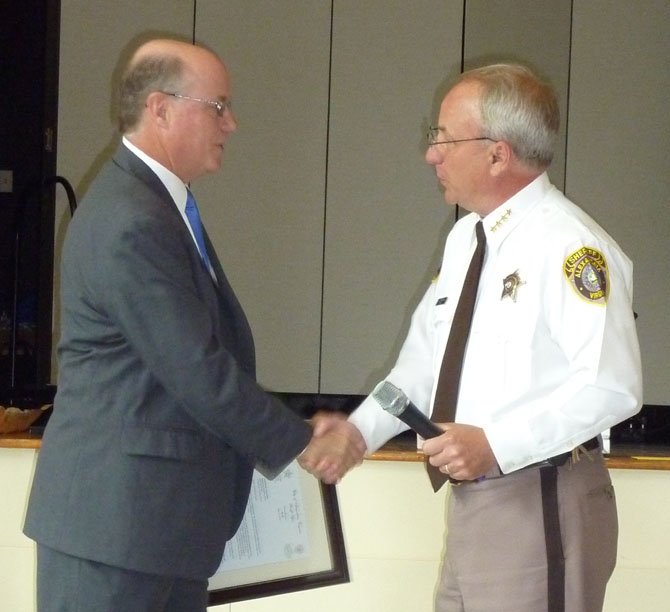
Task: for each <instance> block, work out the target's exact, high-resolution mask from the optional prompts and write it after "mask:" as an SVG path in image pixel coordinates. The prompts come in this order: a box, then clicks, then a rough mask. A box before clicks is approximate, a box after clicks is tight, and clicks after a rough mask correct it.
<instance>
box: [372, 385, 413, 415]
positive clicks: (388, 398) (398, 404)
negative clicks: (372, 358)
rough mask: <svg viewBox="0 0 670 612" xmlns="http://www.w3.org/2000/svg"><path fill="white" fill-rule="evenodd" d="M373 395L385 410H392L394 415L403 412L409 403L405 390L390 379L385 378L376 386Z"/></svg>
mask: <svg viewBox="0 0 670 612" xmlns="http://www.w3.org/2000/svg"><path fill="white" fill-rule="evenodd" d="M372 397H373V398H374V399H375V401H376V402H377V403H378V404H379V405H380V406H381V407H382V408H383V409H384V410H386V411H387V412H390V413H391V414H392V415H393V416H398V415H399V414H402V413H403V412H404V410H405V408H407V404H408V403H409V399H408V398H407V396H406V395H405V394H404V393H403V391H402V390H400V389H398V387H396V386H395V385H394V384H393V383H390V382H389V381H388V380H383V381H382V382H380V383H379V384H378V385H377V386H376V387H375V389H374V391H373V392H372Z"/></svg>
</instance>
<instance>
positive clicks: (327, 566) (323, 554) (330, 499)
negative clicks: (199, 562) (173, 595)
mask: <svg viewBox="0 0 670 612" xmlns="http://www.w3.org/2000/svg"><path fill="white" fill-rule="evenodd" d="M289 468H290V466H289ZM295 469H296V470H297V471H298V472H299V473H300V474H301V476H300V478H301V481H300V482H301V487H302V494H303V497H304V498H306V503H305V507H306V514H308V515H309V516H308V523H309V526H310V529H311V531H312V535H313V537H311V538H310V543H311V545H312V546H313V548H314V550H313V554H310V560H308V561H307V562H299V563H296V562H293V561H286V562H279V563H272V564H266V565H258V566H255V567H251V568H247V569H245V570H242V571H239V572H238V571H225V570H223V571H221V570H220V571H218V572H217V573H215V574H214V576H212V578H210V581H209V605H210V606H213V605H221V604H228V603H234V602H239V601H246V600H250V599H256V598H259V597H269V596H272V595H279V594H284V593H291V592H297V591H303V590H307V589H313V588H318V587H324V586H330V585H336V584H343V583H346V582H349V567H348V564H347V556H346V550H345V544H344V536H343V532H342V523H341V519H340V511H339V505H338V502H337V492H336V490H335V486H333V485H326V484H323V483H321V482H319V481H318V480H316V479H315V478H313V477H312V476H310V475H309V474H307V473H306V472H304V471H303V470H301V469H300V468H297V467H295ZM256 477H258V476H256ZM247 511H249V509H247ZM311 558H316V559H318V561H317V562H316V564H313V563H312V561H311Z"/></svg>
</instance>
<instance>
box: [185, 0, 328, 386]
mask: <svg viewBox="0 0 670 612" xmlns="http://www.w3.org/2000/svg"><path fill="white" fill-rule="evenodd" d="M197 7H198V10H197V18H196V39H197V40H198V41H201V42H204V43H206V44H208V45H209V46H211V47H212V48H213V49H215V50H216V51H217V52H219V53H220V54H221V55H222V57H223V58H224V60H225V61H226V63H227V65H228V67H229V69H230V71H231V73H232V81H233V105H234V106H233V109H234V112H235V116H236V117H237V120H238V122H239V129H238V131H237V133H236V134H234V135H233V136H232V137H231V138H230V139H229V140H228V145H227V148H226V151H225V159H224V165H223V169H222V171H221V172H220V173H219V174H216V175H212V176H209V177H206V178H205V179H204V180H201V181H200V182H198V183H196V184H195V189H194V191H195V194H196V196H197V197H198V203H199V205H200V208H201V210H202V215H203V218H204V221H205V224H206V226H207V229H208V232H209V234H210V236H211V238H212V240H213V242H214V244H215V246H216V248H217V252H218V254H219V256H220V258H221V260H222V264H223V267H224V269H225V270H226V273H227V274H228V277H229V280H230V282H231V284H232V285H233V287H234V288H235V291H236V292H237V294H238V297H239V298H240V301H241V302H242V305H243V307H244V309H245V311H246V313H247V316H248V317H249V320H250V323H251V327H252V329H253V332H254V337H255V340H256V349H257V358H258V374H259V379H260V381H261V382H262V383H264V384H265V385H266V386H267V387H269V388H271V389H273V390H277V391H293V392H309V391H316V388H317V385H318V368H319V338H320V324H321V320H320V310H321V277H322V255H323V223H324V220H323V210H324V189H325V171H326V170H325V168H326V135H327V109H328V61H329V59H328V56H329V45H330V42H329V40H330V3H327V2H313V1H311V0H300V1H292V2H276V1H274V0H255V1H254V2H248V1H247V0H226V1H225V2H221V1H219V0H199V1H198V3H197Z"/></svg>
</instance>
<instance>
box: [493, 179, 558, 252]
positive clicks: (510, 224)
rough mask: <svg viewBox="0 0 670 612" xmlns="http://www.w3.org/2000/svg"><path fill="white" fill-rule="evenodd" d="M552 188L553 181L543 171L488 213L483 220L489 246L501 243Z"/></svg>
mask: <svg viewBox="0 0 670 612" xmlns="http://www.w3.org/2000/svg"><path fill="white" fill-rule="evenodd" d="M550 189H551V182H550V181H549V177H548V176H547V173H546V172H543V173H542V174H540V176H538V177H537V178H536V179H534V180H533V181H532V182H530V183H529V184H528V185H526V186H525V187H524V188H523V189H521V191H518V192H517V193H515V194H514V195H513V196H512V197H511V198H510V199H509V200H507V201H506V202H504V203H503V204H501V205H500V206H498V208H496V209H495V210H494V211H492V212H490V213H489V214H488V215H486V216H485V217H484V218H483V219H482V221H483V223H484V228H485V230H486V240H487V244H488V245H489V246H497V245H499V244H500V243H501V242H502V241H503V240H504V239H505V238H506V237H507V236H508V235H509V234H510V233H511V232H512V230H513V229H514V228H515V227H516V226H517V225H518V224H519V223H520V222H521V220H522V219H523V218H524V217H525V216H526V215H527V214H528V213H529V212H530V211H531V210H532V209H533V208H535V206H537V205H538V204H539V203H540V202H541V201H542V200H543V199H544V197H545V195H546V194H547V192H548V191H549V190H550Z"/></svg>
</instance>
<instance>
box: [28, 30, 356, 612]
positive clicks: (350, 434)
mask: <svg viewBox="0 0 670 612" xmlns="http://www.w3.org/2000/svg"><path fill="white" fill-rule="evenodd" d="M120 127H121V132H122V134H123V135H124V138H123V142H122V144H121V145H120V146H119V148H118V150H117V152H116V154H115V156H114V158H113V160H112V161H110V162H109V163H108V164H107V165H106V166H105V167H104V168H103V170H102V172H101V173H100V174H99V176H98V177H97V179H96V180H95V181H94V183H93V185H92V186H91V188H90V190H89V192H88V194H87V196H86V197H85V198H84V200H83V201H82V203H81V206H80V207H79V208H78V210H77V212H76V214H75V216H74V218H73V220H72V223H71V225H70V228H69V230H68V235H67V239H66V242H65V246H64V250H63V262H62V277H61V300H62V330H61V341H60V345H59V361H60V368H59V379H58V392H57V395H56V399H55V404H54V411H53V415H52V417H51V420H50V422H49V425H48V427H47V429H46V432H45V435H44V439H43V442H42V449H41V452H40V457H39V461H38V464H37V469H36V473H35V478H34V483H33V488H32V492H31V497H30V502H29V506H28V512H27V517H26V522H25V528H24V529H25V533H26V534H27V535H28V536H29V537H31V538H33V539H35V540H36V541H37V543H38V549H37V551H38V552H37V600H38V609H39V611H40V612H47V611H48V612H55V611H57V610H58V611H66V610H67V611H75V610H76V611H82V612H98V611H99V612H148V611H149V610H151V611H152V612H158V611H165V612H168V611H169V612H198V611H203V610H205V609H206V606H207V578H208V577H209V576H211V575H212V574H213V573H214V572H215V571H216V569H217V568H218V566H219V563H220V561H221V558H222V554H223V549H224V545H225V542H226V541H227V540H228V539H230V537H231V536H232V535H233V534H234V533H235V531H236V529H237V527H238V525H239V522H240V520H241V518H242V515H243V513H244V509H245V506H246V502H247V499H248V494H249V488H250V483H251V475H252V470H253V468H254V467H255V466H258V467H262V468H263V469H264V470H267V471H270V472H278V471H279V470H280V469H281V468H282V467H284V466H285V465H287V464H288V463H289V462H290V461H292V460H293V459H294V458H295V457H298V461H299V463H300V465H301V466H302V467H303V468H305V469H307V470H308V471H310V472H311V473H313V474H315V475H316V476H318V477H320V478H322V479H323V480H325V481H326V482H330V483H332V482H336V481H337V480H338V479H339V478H341V477H342V475H343V474H344V473H345V472H346V471H347V470H348V469H350V468H351V467H353V465H355V464H356V463H358V462H360V461H361V459H362V456H363V453H364V451H365V444H364V442H363V440H362V438H361V436H360V434H358V432H357V430H356V429H355V428H354V427H353V426H351V425H350V424H348V423H347V422H346V421H340V426H339V428H338V429H337V430H336V431H329V432H327V433H324V434H320V435H318V436H314V435H313V430H312V428H311V427H310V425H309V424H308V423H306V422H305V421H304V420H303V419H301V418H300V417H299V416H297V415H295V414H293V413H292V412H291V411H290V410H288V409H287V408H286V407H285V406H283V405H282V404H281V403H280V402H278V401H277V400H276V399H275V398H273V397H272V396H271V395H269V394H267V393H265V392H264V391H263V390H262V389H261V388H260V387H259V386H258V384H257V383H256V381H255V359H254V345H253V339H252V336H251V331H250V329H249V326H248V323H247V320H246V318H245V316H244V313H243V312H242V309H241V307H240V304H239V303H238V301H237V299H236V298H235V295H234V293H233V290H232V289H231V287H230V285H229V284H228V281H227V280H226V277H225V275H224V273H223V270H222V269H221V265H220V263H219V261H218V259H217V256H216V253H215V251H214V249H213V247H212V245H211V243H210V242H209V240H208V239H207V236H206V234H202V233H201V232H202V230H201V227H200V226H199V221H198V220H197V219H194V218H193V217H191V213H192V210H191V209H193V207H194V204H193V202H192V199H191V194H190V191H189V190H188V188H187V183H190V182H191V181H192V180H194V179H196V178H197V177H199V176H202V175H204V174H206V173H210V172H214V171H216V170H218V168H219V167H220V165H221V157H222V155H223V149H224V146H225V143H226V140H227V138H228V136H229V135H230V134H231V133H232V132H233V131H235V129H236V128H237V124H236V122H235V118H234V116H233V114H232V112H231V108H230V84H229V78H228V72H227V70H226V67H225V65H224V64H223V63H222V62H221V60H220V59H219V58H218V57H217V56H216V55H215V54H214V53H212V52H211V51H209V50H207V49H205V48H202V47H198V46H194V45H190V44H188V43H184V42H180V41H174V40H153V41H150V42H148V43H145V44H144V45H142V46H141V47H140V48H139V49H138V50H137V51H136V52H135V54H134V56H133V57H132V59H131V61H130V62H129V65H128V67H127V69H126V71H125V73H124V76H123V79H122V83H121V88H120ZM196 210H197V208H196Z"/></svg>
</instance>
